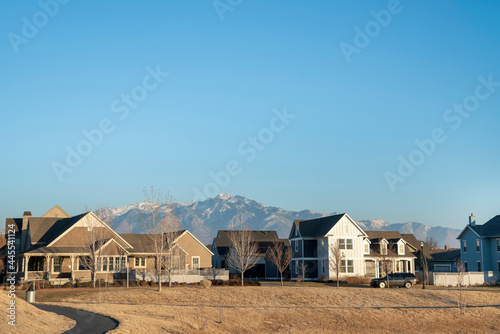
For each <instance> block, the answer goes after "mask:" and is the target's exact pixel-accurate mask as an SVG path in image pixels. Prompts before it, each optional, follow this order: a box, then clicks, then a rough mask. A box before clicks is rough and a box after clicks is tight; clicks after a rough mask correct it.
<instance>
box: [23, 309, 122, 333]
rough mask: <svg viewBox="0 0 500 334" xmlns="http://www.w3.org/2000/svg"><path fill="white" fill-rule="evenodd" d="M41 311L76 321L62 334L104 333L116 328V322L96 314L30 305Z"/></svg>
mask: <svg viewBox="0 0 500 334" xmlns="http://www.w3.org/2000/svg"><path fill="white" fill-rule="evenodd" d="M32 305H33V306H35V307H37V308H39V309H40V310H43V311H48V312H54V313H57V314H59V315H63V316H65V317H68V318H71V319H73V320H75V321H76V325H75V327H73V328H71V329H70V330H69V331H66V332H64V333H69V334H80V333H81V334H84V333H92V334H94V333H96V334H100V333H106V332H107V331H110V330H112V329H115V328H116V327H118V321H117V320H115V319H113V318H110V317H107V316H104V315H101V314H97V313H92V312H88V311H84V310H78V309H75V308H70V307H61V306H53V305H45V304H32Z"/></svg>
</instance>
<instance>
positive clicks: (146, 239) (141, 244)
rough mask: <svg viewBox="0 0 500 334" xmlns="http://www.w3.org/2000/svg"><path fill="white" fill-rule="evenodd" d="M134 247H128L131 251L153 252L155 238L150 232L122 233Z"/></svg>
mask: <svg viewBox="0 0 500 334" xmlns="http://www.w3.org/2000/svg"><path fill="white" fill-rule="evenodd" d="M120 236H121V237H122V238H123V239H125V241H127V242H128V243H129V244H130V245H131V246H132V247H133V249H128V251H129V252H130V253H151V252H152V250H151V246H152V243H153V240H152V239H151V236H150V235H149V234H120Z"/></svg>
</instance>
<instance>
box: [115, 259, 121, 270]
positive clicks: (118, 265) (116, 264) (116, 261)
mask: <svg viewBox="0 0 500 334" xmlns="http://www.w3.org/2000/svg"><path fill="white" fill-rule="evenodd" d="M120 269H121V268H120V257H118V256H117V257H115V271H120Z"/></svg>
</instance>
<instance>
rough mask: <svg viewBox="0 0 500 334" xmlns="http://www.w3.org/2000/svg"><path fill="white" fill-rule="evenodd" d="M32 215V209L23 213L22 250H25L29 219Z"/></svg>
mask: <svg viewBox="0 0 500 334" xmlns="http://www.w3.org/2000/svg"><path fill="white" fill-rule="evenodd" d="M30 217H31V211H24V213H23V225H22V226H21V252H23V251H24V247H25V245H24V242H25V241H26V236H27V233H28V219H29V218H30Z"/></svg>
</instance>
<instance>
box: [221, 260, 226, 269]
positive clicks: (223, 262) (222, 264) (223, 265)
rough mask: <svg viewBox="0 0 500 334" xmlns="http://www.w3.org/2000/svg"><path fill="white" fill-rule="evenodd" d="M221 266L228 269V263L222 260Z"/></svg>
mask: <svg viewBox="0 0 500 334" xmlns="http://www.w3.org/2000/svg"><path fill="white" fill-rule="evenodd" d="M220 266H221V268H226V261H224V260H221V261H220Z"/></svg>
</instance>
